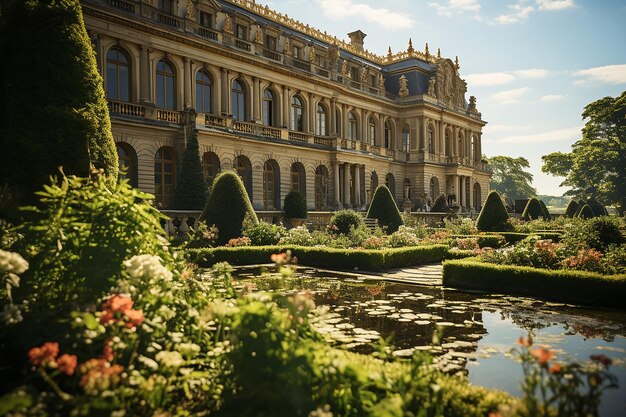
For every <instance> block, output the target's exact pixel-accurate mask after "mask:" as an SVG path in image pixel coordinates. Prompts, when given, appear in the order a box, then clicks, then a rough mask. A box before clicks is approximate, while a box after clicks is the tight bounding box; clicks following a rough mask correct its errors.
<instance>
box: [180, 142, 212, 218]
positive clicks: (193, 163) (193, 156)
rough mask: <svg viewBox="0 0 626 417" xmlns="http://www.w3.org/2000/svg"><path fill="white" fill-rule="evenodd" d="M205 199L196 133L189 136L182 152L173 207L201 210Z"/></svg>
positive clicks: (205, 190)
mask: <svg viewBox="0 0 626 417" xmlns="http://www.w3.org/2000/svg"><path fill="white" fill-rule="evenodd" d="M206 199H207V184H206V182H205V181H204V174H203V173H202V164H201V162H200V150H199V146H198V136H197V133H196V131H195V130H194V131H193V133H191V135H190V136H189V139H188V140H187V148H186V149H185V152H183V160H182V167H181V170H180V176H179V178H178V186H177V187H176V195H175V198H174V205H175V207H176V208H177V209H179V210H202V209H203V208H204V206H205V204H206Z"/></svg>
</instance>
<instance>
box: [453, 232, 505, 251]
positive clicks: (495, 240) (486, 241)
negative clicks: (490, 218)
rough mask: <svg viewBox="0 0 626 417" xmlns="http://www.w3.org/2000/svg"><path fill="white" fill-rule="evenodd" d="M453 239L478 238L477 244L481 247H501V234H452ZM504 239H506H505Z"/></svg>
mask: <svg viewBox="0 0 626 417" xmlns="http://www.w3.org/2000/svg"><path fill="white" fill-rule="evenodd" d="M452 238H454V239H467V238H475V239H478V246H479V247H481V248H495V249H497V248H500V247H502V246H503V245H502V243H503V242H502V235H498V234H494V235H452ZM505 241H506V239H505Z"/></svg>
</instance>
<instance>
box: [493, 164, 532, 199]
mask: <svg viewBox="0 0 626 417" xmlns="http://www.w3.org/2000/svg"><path fill="white" fill-rule="evenodd" d="M488 161H489V165H490V166H491V170H492V172H493V174H492V176H491V184H490V188H491V189H492V190H494V191H497V192H498V193H500V194H506V196H507V197H508V198H510V199H512V200H516V199H522V198H528V197H532V196H535V195H537V190H535V189H534V188H533V186H532V185H531V183H532V182H533V175H532V174H531V173H529V172H526V171H524V168H530V164H529V163H528V160H527V159H526V158H523V157H519V158H512V157H510V156H494V157H491V158H489V159H488Z"/></svg>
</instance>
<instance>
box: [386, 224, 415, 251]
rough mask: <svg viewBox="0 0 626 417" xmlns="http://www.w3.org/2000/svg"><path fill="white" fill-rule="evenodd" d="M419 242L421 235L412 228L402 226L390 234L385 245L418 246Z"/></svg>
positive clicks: (391, 246) (399, 246)
mask: <svg viewBox="0 0 626 417" xmlns="http://www.w3.org/2000/svg"><path fill="white" fill-rule="evenodd" d="M419 243H420V241H419V237H418V236H417V235H416V234H415V233H413V229H412V228H410V227H406V226H400V228H399V229H398V230H397V231H395V232H393V233H392V234H391V235H390V236H389V238H388V239H387V242H386V244H385V246H387V247H389V248H401V247H406V246H417V245H419Z"/></svg>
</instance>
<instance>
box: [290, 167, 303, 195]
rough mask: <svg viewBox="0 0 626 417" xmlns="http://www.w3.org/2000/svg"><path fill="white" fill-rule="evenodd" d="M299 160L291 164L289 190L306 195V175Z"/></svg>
mask: <svg viewBox="0 0 626 417" xmlns="http://www.w3.org/2000/svg"><path fill="white" fill-rule="evenodd" d="M304 172H305V171H304V166H303V165H302V164H301V163H300V162H295V163H293V164H291V190H292V191H299V192H300V193H302V194H303V195H304V196H305V197H306V176H305V173H304Z"/></svg>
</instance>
